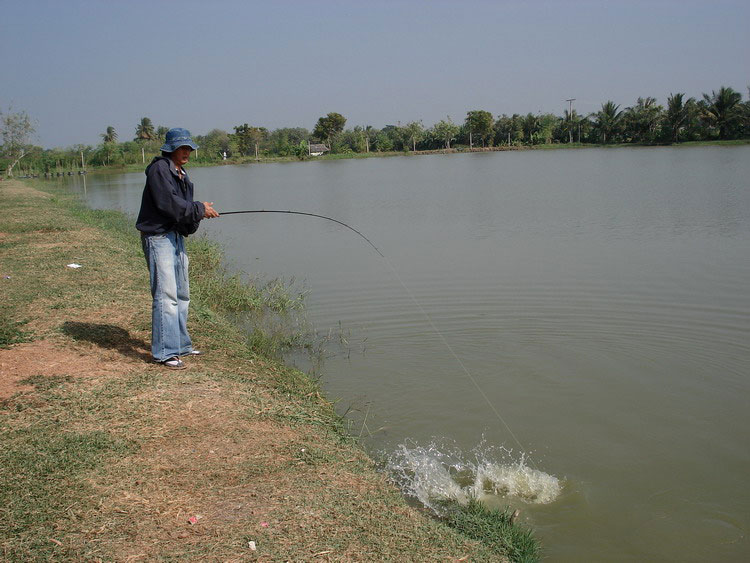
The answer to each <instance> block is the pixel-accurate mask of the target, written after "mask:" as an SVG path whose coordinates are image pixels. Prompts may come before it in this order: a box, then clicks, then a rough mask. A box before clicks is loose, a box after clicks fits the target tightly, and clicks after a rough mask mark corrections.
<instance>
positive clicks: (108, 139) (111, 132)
mask: <svg viewBox="0 0 750 563" xmlns="http://www.w3.org/2000/svg"><path fill="white" fill-rule="evenodd" d="M102 140H103V141H104V142H105V143H114V142H115V141H116V140H117V131H115V128H114V127H112V126H111V125H110V126H109V127H107V131H106V133H102Z"/></svg>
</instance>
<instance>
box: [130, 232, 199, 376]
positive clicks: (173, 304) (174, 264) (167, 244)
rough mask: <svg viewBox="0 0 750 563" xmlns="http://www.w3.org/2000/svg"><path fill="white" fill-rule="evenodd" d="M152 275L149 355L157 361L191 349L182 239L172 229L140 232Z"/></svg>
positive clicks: (186, 278)
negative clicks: (149, 232)
mask: <svg viewBox="0 0 750 563" xmlns="http://www.w3.org/2000/svg"><path fill="white" fill-rule="evenodd" d="M141 244H142V245H143V254H145V256H146V263H147V264H148V271H149V274H150V276H151V296H152V297H153V299H154V300H153V304H152V306H151V354H152V355H153V357H154V360H156V361H159V362H161V361H164V360H168V359H169V358H172V357H174V356H181V355H184V354H187V353H189V352H190V351H191V350H192V349H193V343H192V342H191V341H190V335H189V334H188V331H187V318H188V305H189V304H190V285H189V283H188V257H187V254H186V253H185V239H184V237H183V236H182V235H180V234H177V233H175V232H174V231H172V232H169V233H165V234H163V235H145V234H142V235H141Z"/></svg>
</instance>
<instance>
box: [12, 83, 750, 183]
mask: <svg viewBox="0 0 750 563" xmlns="http://www.w3.org/2000/svg"><path fill="white" fill-rule="evenodd" d="M748 93H749V94H750V90H749V91H748ZM574 101H575V100H574V99H570V100H568V102H569V107H568V109H566V110H565V111H564V113H563V115H555V114H553V113H541V112H537V113H527V114H526V115H522V114H513V115H510V116H509V115H506V114H502V115H497V116H494V115H493V114H492V113H490V112H489V111H485V110H472V111H469V112H467V113H466V118H465V119H464V121H463V123H454V122H453V120H452V119H451V118H450V117H449V116H448V117H446V119H441V120H440V121H438V122H437V123H435V124H433V125H432V126H431V127H425V125H424V124H423V123H422V121H421V120H417V121H410V122H408V123H405V124H403V125H402V124H401V122H400V121H399V122H398V123H397V124H396V125H386V126H384V127H383V128H381V129H379V128H376V127H373V126H371V125H367V126H362V125H355V126H354V127H352V128H350V129H345V126H346V122H347V119H346V117H344V116H343V115H341V114H340V113H336V112H330V113H328V114H327V115H325V116H321V117H320V118H319V119H318V121H317V123H316V124H315V127H314V128H313V130H312V131H310V130H308V129H306V128H304V127H282V128H279V129H275V130H269V129H267V128H266V127H263V126H259V125H250V124H248V123H244V124H242V125H236V126H234V127H233V129H234V131H233V132H228V131H224V130H222V129H212V130H211V131H209V132H208V133H206V134H205V135H193V138H194V140H195V141H196V142H197V144H198V145H199V147H200V148H199V150H198V151H196V152H195V153H194V155H193V158H192V159H191V160H192V162H193V165H194V166H195V165H198V166H204V165H210V164H219V163H234V164H238V163H245V162H269V161H285V160H307V159H312V158H324V159H325V158H362V157H370V156H392V155H395V154H401V155H405V154H436V153H452V152H480V151H494V150H512V149H521V148H542V149H548V148H579V147H584V146H600V147H611V146H665V145H672V146H679V145H682V144H685V143H704V142H708V143H714V142H719V143H725V142H729V143H733V142H740V143H747V142H750V99H748V100H743V98H742V94H741V93H740V92H737V91H735V90H734V89H733V88H731V87H726V86H722V87H721V88H719V90H718V91H716V90H714V91H712V92H711V93H710V94H707V93H704V94H703V95H702V97H701V98H698V99H696V98H694V97H687V95H686V94H685V93H681V92H678V93H674V94H670V95H669V97H668V98H667V100H666V104H665V105H664V106H663V105H661V104H659V103H658V101H657V99H656V98H653V97H650V96H648V97H639V98H638V99H637V100H636V102H635V103H634V104H633V105H632V106H629V107H626V108H621V107H620V105H619V104H615V103H614V102H613V101H611V100H608V101H606V102H604V103H602V104H601V108H600V109H599V111H596V112H593V113H590V114H587V115H584V114H580V113H578V111H577V110H576V109H574V108H573V102H574ZM181 125H187V126H188V128H189V129H190V128H191V127H190V124H189V123H185V124H181ZM167 130H168V128H167V127H166V126H163V125H162V126H158V127H157V126H155V125H154V123H153V122H152V121H151V119H150V118H149V117H143V118H141V120H140V122H139V123H138V124H137V125H136V127H135V137H134V138H133V140H132V141H124V142H123V141H122V140H121V139H120V136H119V134H118V132H117V131H116V130H115V128H114V127H113V126H111V125H110V126H107V127H106V129H105V131H104V133H102V134H101V135H100V137H101V139H102V142H101V143H100V144H99V145H98V146H96V147H94V146H90V145H84V144H77V145H73V146H71V147H68V148H64V149H63V148H57V149H43V148H42V147H38V146H34V145H33V144H31V143H30V139H31V138H32V136H33V133H34V125H33V121H32V119H31V118H30V117H29V116H28V115H27V114H26V113H25V112H16V113H14V112H11V111H8V112H5V113H3V112H2V111H0V134H1V135H0V137H1V138H2V139H3V145H2V147H0V148H1V149H2V150H0V171H2V172H3V173H4V175H6V176H8V177H11V176H14V175H15V176H21V177H28V176H31V177H36V176H45V175H46V176H47V177H49V176H50V175H53V176H59V175H63V174H71V173H73V172H77V171H84V170H93V169H101V168H115V169H123V168H125V169H129V168H130V167H131V166H135V165H138V164H140V165H145V164H146V163H147V162H150V160H151V159H152V158H153V156H154V155H156V154H158V153H159V150H160V147H161V145H162V142H163V140H164V138H165V135H166V132H167ZM193 133H195V131H193ZM14 169H16V172H15V174H14Z"/></svg>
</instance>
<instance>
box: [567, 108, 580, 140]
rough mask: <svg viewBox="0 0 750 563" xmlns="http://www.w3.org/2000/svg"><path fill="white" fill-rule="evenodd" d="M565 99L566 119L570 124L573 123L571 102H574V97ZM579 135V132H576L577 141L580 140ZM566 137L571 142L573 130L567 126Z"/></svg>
mask: <svg viewBox="0 0 750 563" xmlns="http://www.w3.org/2000/svg"><path fill="white" fill-rule="evenodd" d="M565 101H566V102H568V121H570V122H571V125H572V124H573V102H575V101H576V99H575V98H568V99H567V100H565ZM580 136H581V135H580V133H579V134H578V137H579V139H578V141H579V142H580ZM568 139H569V140H570V142H571V143H572V142H573V130H572V129H571V128H570V127H568Z"/></svg>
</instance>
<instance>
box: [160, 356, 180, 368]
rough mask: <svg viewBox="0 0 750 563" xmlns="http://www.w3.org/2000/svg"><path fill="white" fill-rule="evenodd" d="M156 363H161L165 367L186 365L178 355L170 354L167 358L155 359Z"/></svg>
mask: <svg viewBox="0 0 750 563" xmlns="http://www.w3.org/2000/svg"><path fill="white" fill-rule="evenodd" d="M156 363H157V364H161V365H163V366H164V367H165V368H169V369H185V368H187V366H186V365H185V362H183V361H182V360H181V359H180V358H179V357H177V356H172V357H171V358H169V359H168V360H161V361H159V360H156Z"/></svg>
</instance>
